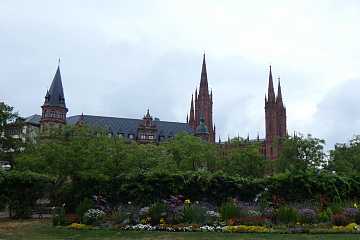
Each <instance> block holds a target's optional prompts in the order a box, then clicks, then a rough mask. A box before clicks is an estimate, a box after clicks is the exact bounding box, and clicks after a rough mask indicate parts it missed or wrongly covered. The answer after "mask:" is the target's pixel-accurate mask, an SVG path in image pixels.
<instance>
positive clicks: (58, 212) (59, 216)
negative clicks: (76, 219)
mask: <svg viewBox="0 0 360 240" xmlns="http://www.w3.org/2000/svg"><path fill="white" fill-rule="evenodd" d="M52 222H53V225H54V226H64V225H66V220H65V208H64V207H56V208H54V210H53V216H52Z"/></svg>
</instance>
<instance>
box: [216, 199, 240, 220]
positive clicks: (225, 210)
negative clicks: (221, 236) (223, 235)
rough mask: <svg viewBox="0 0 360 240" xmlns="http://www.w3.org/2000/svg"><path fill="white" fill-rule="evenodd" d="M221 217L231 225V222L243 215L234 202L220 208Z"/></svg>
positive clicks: (224, 204)
mask: <svg viewBox="0 0 360 240" xmlns="http://www.w3.org/2000/svg"><path fill="white" fill-rule="evenodd" d="M219 212H220V216H221V219H222V220H223V221H225V222H226V223H227V224H230V222H231V220H234V219H237V218H239V217H240V216H242V215H243V213H242V211H241V209H240V207H239V206H238V205H237V204H236V203H235V202H234V201H227V202H225V203H223V204H222V205H221V207H220V211H219Z"/></svg>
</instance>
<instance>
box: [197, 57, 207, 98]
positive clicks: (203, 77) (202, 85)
mask: <svg viewBox="0 0 360 240" xmlns="http://www.w3.org/2000/svg"><path fill="white" fill-rule="evenodd" d="M203 91H205V93H206V94H209V88H208V79H207V71H206V60H205V53H204V55H203V63H202V67H201V80H200V90H199V93H200V94H201V93H202V92H203Z"/></svg>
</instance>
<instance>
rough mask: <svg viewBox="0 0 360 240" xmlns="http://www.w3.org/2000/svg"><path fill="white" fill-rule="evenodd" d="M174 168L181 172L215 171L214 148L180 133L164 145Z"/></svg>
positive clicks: (196, 138) (215, 154)
mask: <svg viewBox="0 0 360 240" xmlns="http://www.w3.org/2000/svg"><path fill="white" fill-rule="evenodd" d="M164 146H165V148H166V149H167V151H168V152H169V153H170V154H171V155H172V158H173V160H174V161H175V164H176V167H177V168H178V169H179V170H182V171H197V170H200V169H202V170H209V171H214V170H216V168H217V166H216V158H217V151H216V147H215V146H214V145H212V144H208V143H207V142H205V141H203V140H201V139H200V138H198V137H194V136H192V135H189V134H185V133H181V134H178V135H176V136H175V138H174V139H172V140H169V142H167V143H164Z"/></svg>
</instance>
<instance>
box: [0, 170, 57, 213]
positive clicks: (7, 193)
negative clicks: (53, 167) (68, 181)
mask: <svg viewBox="0 0 360 240" xmlns="http://www.w3.org/2000/svg"><path fill="white" fill-rule="evenodd" d="M52 185H53V178H51V177H48V176H46V175H42V174H38V173H33V172H30V171H24V172H19V171H15V170H12V171H9V172H4V171H0V189H1V193H0V198H1V199H2V200H4V202H3V203H2V204H3V205H6V204H7V205H8V208H9V212H10V216H11V217H13V218H29V217H31V213H32V209H34V207H35V205H36V200H37V199H39V198H42V197H44V196H45V195H46V193H48V192H49V190H50V189H51V187H52Z"/></svg>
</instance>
